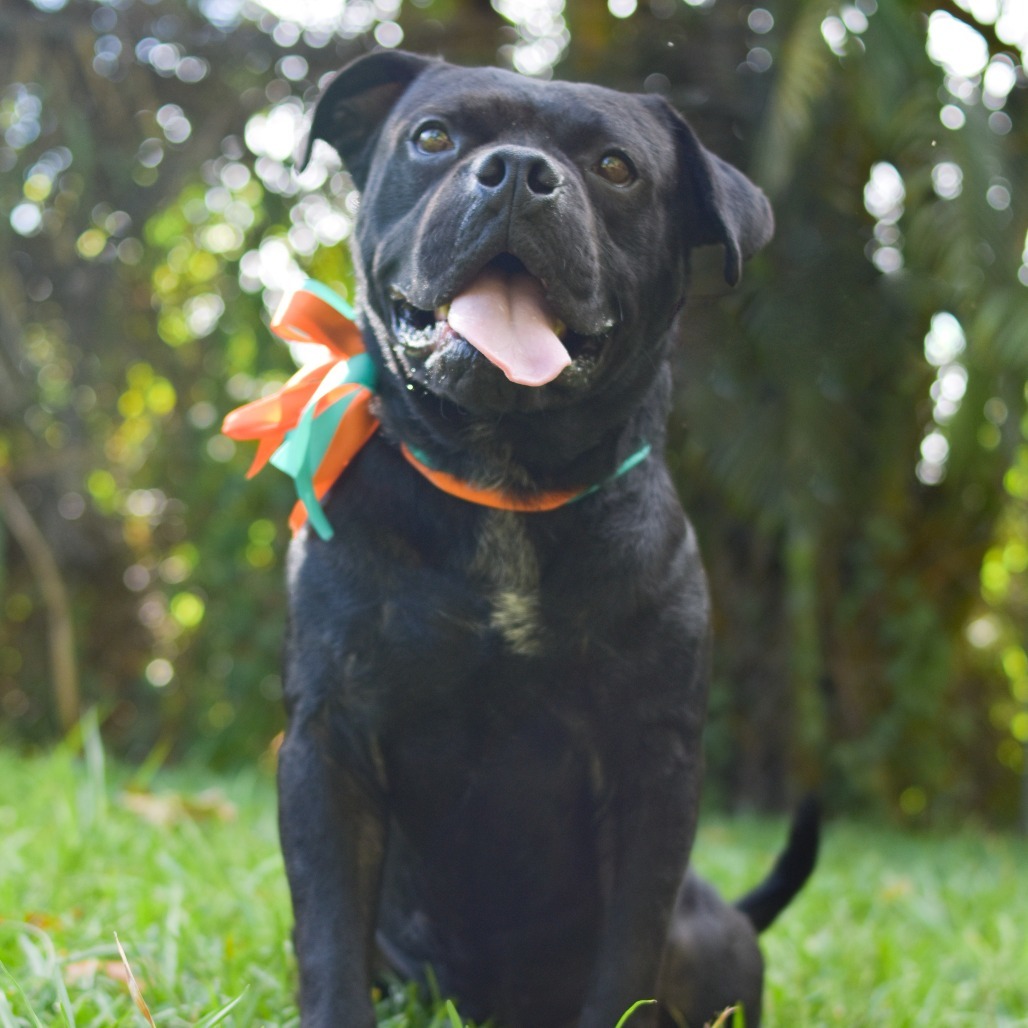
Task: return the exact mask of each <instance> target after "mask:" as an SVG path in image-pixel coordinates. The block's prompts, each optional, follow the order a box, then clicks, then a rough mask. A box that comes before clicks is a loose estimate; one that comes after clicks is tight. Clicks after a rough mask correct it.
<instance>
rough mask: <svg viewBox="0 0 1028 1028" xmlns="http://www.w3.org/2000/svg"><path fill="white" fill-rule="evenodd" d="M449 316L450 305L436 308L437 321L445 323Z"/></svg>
mask: <svg viewBox="0 0 1028 1028" xmlns="http://www.w3.org/2000/svg"><path fill="white" fill-rule="evenodd" d="M449 316H450V305H449V304H448V303H444V304H443V305H442V306H441V307H436V309H435V320H436V321H445V320H446V319H447V318H448V317H449Z"/></svg>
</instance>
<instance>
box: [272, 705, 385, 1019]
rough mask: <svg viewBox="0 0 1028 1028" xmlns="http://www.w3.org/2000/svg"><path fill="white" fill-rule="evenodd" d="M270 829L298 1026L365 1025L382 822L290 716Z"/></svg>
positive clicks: (347, 774)
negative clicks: (294, 976)
mask: <svg viewBox="0 0 1028 1028" xmlns="http://www.w3.org/2000/svg"><path fill="white" fill-rule="evenodd" d="M278 786H279V830H280V832H281V836H282V850H283V853H284V855H285V862H286V872H287V874H288V878H289V887H290V891H291V893H292V898H293V913H294V916H295V920H296V929H295V932H294V939H295V944H296V959H297V964H298V967H299V972H300V1010H301V1015H302V1016H301V1023H302V1025H303V1026H304V1028H330V1026H331V1028H370V1026H372V1025H374V1023H375V1014H374V1009H373V1007H372V1004H371V996H370V972H371V962H372V954H373V939H374V930H375V917H376V914H377V907H378V895H379V885H380V880H381V869H382V859H383V853H384V849H385V828H384V824H385V820H384V818H383V816H382V813H381V810H380V808H379V804H378V803H377V802H376V801H375V799H374V798H373V797H372V795H371V794H370V792H369V790H368V788H367V787H366V786H365V785H363V784H362V783H361V782H360V781H359V780H358V778H357V776H356V775H354V774H353V773H352V772H351V771H350V770H349V769H347V768H345V767H343V766H341V764H340V763H339V761H338V759H337V758H336V757H335V755H334V754H333V753H332V752H331V751H330V750H329V743H328V742H327V741H326V738H325V732H324V729H323V727H319V726H317V725H312V724H311V723H310V722H309V721H305V720H304V719H301V718H300V717H297V716H294V718H293V720H292V722H291V724H290V728H289V731H288V732H287V734H286V739H285V742H284V743H283V746H282V750H281V752H280V754H279V771H278Z"/></svg>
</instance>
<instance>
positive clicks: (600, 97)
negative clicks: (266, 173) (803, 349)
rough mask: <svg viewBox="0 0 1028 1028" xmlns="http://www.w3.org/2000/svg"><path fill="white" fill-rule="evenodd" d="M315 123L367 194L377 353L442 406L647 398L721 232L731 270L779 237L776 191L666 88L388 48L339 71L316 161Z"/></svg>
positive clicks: (465, 409) (322, 105)
mask: <svg viewBox="0 0 1028 1028" xmlns="http://www.w3.org/2000/svg"><path fill="white" fill-rule="evenodd" d="M315 139H323V140H325V141H326V142H328V143H329V144H331V145H332V146H333V147H334V148H335V149H336V150H337V151H338V152H339V154H340V156H341V157H342V159H343V161H344V163H345V164H346V166H347V168H348V169H349V171H350V172H351V174H352V176H353V179H354V182H355V184H356V186H357V188H358V189H359V190H360V193H361V204H360V211H359V214H358V219H357V226H356V229H355V235H354V254H355V265H356V268H357V274H358V276H359V279H360V286H361V292H362V296H361V301H362V306H363V308H364V316H365V318H366V328H367V329H369V330H370V333H371V334H372V335H373V336H374V341H375V342H376V343H377V346H378V349H379V353H378V354H377V355H376V359H378V360H379V361H380V363H381V365H382V366H383V369H384V370H385V371H386V376H385V377H386V378H387V379H390V380H392V381H393V382H394V383H401V384H402V390H397V391H396V392H395V398H396V402H398V403H405V404H419V403H420V404H423V405H424V407H425V409H426V410H428V409H429V408H434V409H435V410H438V409H439V408H440V401H442V405H443V406H445V407H447V408H449V407H450V405H452V406H453V407H454V408H456V410H457V411H459V412H460V414H459V415H457V416H463V415H466V416H468V417H471V418H475V417H478V418H486V419H494V420H495V419H496V418H497V417H502V416H503V415H511V414H513V415H522V414H525V413H528V412H533V413H537V414H538V413H541V412H547V411H558V410H564V411H566V410H567V409H569V408H575V407H579V406H587V405H588V404H589V403H590V402H591V401H593V400H595V398H596V397H598V396H602V397H604V402H605V403H606V404H607V405H608V407H609V404H610V403H614V404H615V405H616V406H620V407H623V408H625V409H628V408H630V407H631V404H632V403H633V402H638V401H639V400H640V399H641V397H642V395H643V394H644V393H645V391H646V389H647V387H648V385H649V384H650V383H652V381H653V379H654V377H655V375H656V373H657V369H658V368H659V367H660V366H661V365H662V364H663V363H664V359H665V358H666V356H667V351H668V348H669V346H670V336H671V333H670V331H669V330H670V327H671V324H672V322H673V321H674V317H675V314H676V313H677V311H678V309H679V307H680V306H681V304H682V301H683V297H684V292H685V287H686V281H687V274H688V257H689V252H690V250H691V249H692V248H693V247H696V246H702V245H706V244H722V245H723V246H724V248H725V278H726V279H727V280H728V281H729V282H731V283H733V284H734V283H735V281H736V280H737V279H738V277H739V272H740V265H741V263H742V260H743V259H744V258H746V257H748V256H750V255H751V254H752V253H754V252H755V251H756V250H757V249H759V248H760V247H761V246H763V245H764V243H766V242H767V240H768V239H769V238H770V235H771V230H772V218H771V211H770V208H769V206H768V204H767V201H766V199H765V198H764V196H763V194H762V193H761V192H760V191H759V190H758V189H757V188H756V187H755V186H753V185H752V184H751V183H750V182H749V181H748V180H747V179H746V178H745V177H744V176H743V175H742V174H741V173H739V172H738V171H736V170H735V169H734V168H732V167H731V166H729V165H728V164H726V163H725V162H723V161H722V160H720V159H719V158H718V157H716V156H714V155H713V154H711V153H709V152H708V151H707V150H706V149H704V147H703V146H702V145H700V143H699V142H698V141H697V139H696V137H695V136H694V135H693V133H692V131H691V129H690V128H689V126H688V125H687V124H686V123H685V121H684V120H683V119H682V118H681V117H680V116H679V115H678V114H676V113H675V112H674V111H673V110H672V108H671V107H670V106H668V104H667V103H666V102H665V101H663V100H662V99H661V98H658V97H654V96H642V95H629V94H624V93H619V92H615V91H612V90H608V89H604V88H600V87H598V86H592V85H583V84H573V83H565V82H553V83H543V82H538V81H534V80H530V79H526V78H524V77H522V76H519V75H515V74H513V73H511V72H506V71H501V70H498V69H494V68H472V69H468V68H457V67H455V66H453V65H450V64H447V63H445V62H443V61H439V60H432V59H428V58H424V57H420V56H416V55H414V54H408V53H402V52H395V51H393V52H383V53H376V54H372V55H370V56H368V57H364V58H361V59H358V60H357V61H354V62H353V63H352V64H350V65H348V66H347V67H346V68H344V69H343V70H342V71H341V72H340V73H339V74H338V75H337V76H336V77H335V78H334V79H333V80H332V82H331V83H330V84H329V86H328V88H327V89H326V90H325V91H324V93H323V95H322V96H321V98H320V99H319V101H318V103H317V106H316V108H315V112H314V117H313V122H312V125H311V131H310V135H309V139H308V141H307V144H306V152H305V154H304V155H303V160H304V161H306V160H307V158H308V157H309V155H310V149H311V147H312V145H313V141H314V140H315ZM369 342H370V340H369ZM383 393H384V395H385V396H386V398H387V399H388V393H389V389H388V387H387V388H386V389H384V390H383ZM449 416H450V417H453V416H454V415H453V414H452V412H451V414H450V415H449ZM608 416H609V410H608Z"/></svg>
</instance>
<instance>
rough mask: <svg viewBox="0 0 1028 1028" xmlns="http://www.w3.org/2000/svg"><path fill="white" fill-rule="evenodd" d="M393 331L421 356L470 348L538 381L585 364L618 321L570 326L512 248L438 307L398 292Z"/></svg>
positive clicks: (527, 382)
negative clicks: (591, 331)
mask: <svg viewBox="0 0 1028 1028" xmlns="http://www.w3.org/2000/svg"><path fill="white" fill-rule="evenodd" d="M392 320H393V326H392V327H393V335H394V337H395V339H396V341H397V343H398V344H399V346H400V348H401V349H402V351H404V355H405V356H407V357H408V358H410V359H413V360H414V361H415V362H417V363H425V364H428V363H431V362H432V358H433V357H437V356H438V357H441V356H442V355H444V354H452V353H456V352H458V351H459V350H460V349H461V348H462V346H465V345H466V346H468V347H471V349H472V350H474V351H477V352H478V353H479V354H481V355H482V356H483V357H485V358H486V360H488V361H489V362H490V363H491V364H493V365H495V366H496V367H497V368H499V369H500V371H502V372H503V374H504V375H505V376H506V377H507V379H508V380H509V381H511V382H513V383H515V384H516V385H520V386H528V387H539V386H543V385H546V384H548V383H550V382H553V381H554V380H555V379H557V378H558V377H560V376H561V375H562V374H564V373H565V372H566V369H570V371H568V374H569V375H571V376H572V377H577V376H576V375H575V373H576V372H582V371H585V370H586V369H587V368H588V367H589V366H590V365H592V364H594V363H595V362H596V360H597V358H598V357H599V355H600V353H601V351H602V349H603V343H604V341H605V339H606V338H607V336H608V335H609V334H610V330H611V329H612V328H613V324H609V325H604V326H603V331H602V332H601V333H600V334H598V335H583V334H580V333H577V332H574V331H572V330H571V329H569V327H568V326H567V324H566V323H565V321H564V320H563V319H562V318H561V317H560V316H559V314H558V313H557V312H556V311H554V309H553V307H552V304H551V303H550V302H549V300H548V299H547V297H546V291H545V288H544V286H543V284H542V282H540V281H539V279H537V278H535V277H534V276H533V275H531V274H530V273H529V271H528V270H527V269H526V268H525V266H524V265H523V264H522V263H521V261H519V260H518V259H517V258H515V257H512V256H510V255H508V254H504V255H503V256H501V257H499V258H497V259H495V260H493V261H490V262H489V264H487V265H486V266H485V267H484V268H483V269H482V270H481V271H480V272H479V273H478V275H477V276H476V277H475V278H474V279H473V280H472V281H471V282H470V283H469V284H468V285H467V286H465V287H464V288H463V289H462V290H461V291H460V292H458V293H457V294H456V295H455V296H453V297H452V298H451V299H449V300H448V301H446V302H442V303H440V304H439V305H438V306H436V307H434V308H433V309H430V310H426V309H424V308H421V307H418V306H416V305H415V304H413V303H412V302H411V301H410V300H409V299H408V298H407V297H406V296H405V295H404V294H403V293H402V292H401V291H400V290H399V289H395V288H394V289H393V291H392Z"/></svg>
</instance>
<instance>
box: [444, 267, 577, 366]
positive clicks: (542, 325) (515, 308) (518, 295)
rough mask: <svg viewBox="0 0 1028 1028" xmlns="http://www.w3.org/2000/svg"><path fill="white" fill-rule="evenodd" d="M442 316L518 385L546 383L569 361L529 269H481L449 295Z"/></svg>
mask: <svg viewBox="0 0 1028 1028" xmlns="http://www.w3.org/2000/svg"><path fill="white" fill-rule="evenodd" d="M447 320H448V321H449V323H450V328H452V329H453V331H454V332H456V333H457V334H458V335H460V336H463V337H464V338H465V339H466V340H467V341H468V342H469V343H471V345H472V346H473V347H474V348H475V349H476V350H478V351H479V353H481V354H482V355H483V356H484V357H486V358H487V359H488V360H490V361H492V363H493V364H495V365H496V366H497V367H498V368H499V369H500V370H501V371H502V372H503V373H504V374H505V375H506V376H507V378H509V379H510V380H511V381H512V382H517V383H518V384H519V385H526V386H541V385H545V384H546V383H547V382H552V381H553V380H554V379H555V378H556V377H557V376H558V375H559V374H560V373H561V371H563V370H564V368H566V367H567V366H568V365H569V364H570V363H571V357H570V355H569V354H568V352H567V350H566V349H564V344H563V343H562V342H561V341H560V340H559V339H558V338H557V335H556V333H555V332H554V331H553V329H552V328H551V327H550V325H551V318H550V316H549V315H548V314H547V311H546V304H545V298H544V296H543V289H542V286H541V285H540V284H539V282H538V281H537V280H536V279H534V278H533V277H532V276H531V275H527V274H518V275H505V274H503V273H502V272H500V271H495V270H491V269H490V270H487V271H483V272H482V274H481V275H479V276H478V278H476V279H475V281H474V282H472V283H471V285H470V286H469V287H468V288H467V289H466V290H465V291H464V292H463V293H461V294H460V296H458V297H456V299H454V301H453V303H452V304H451V305H450V313H449V316H448V318H447Z"/></svg>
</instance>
